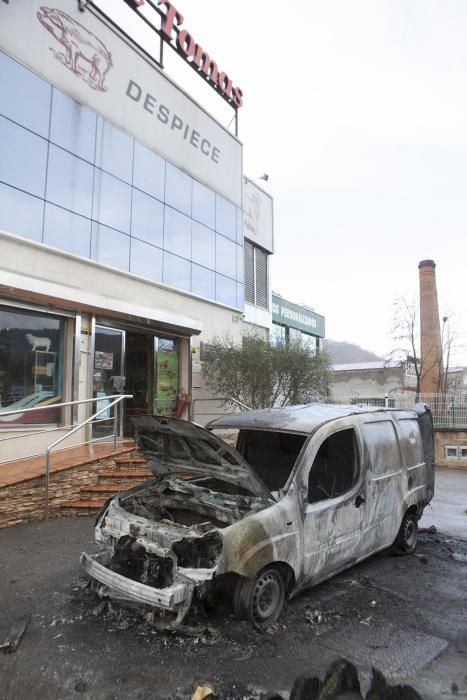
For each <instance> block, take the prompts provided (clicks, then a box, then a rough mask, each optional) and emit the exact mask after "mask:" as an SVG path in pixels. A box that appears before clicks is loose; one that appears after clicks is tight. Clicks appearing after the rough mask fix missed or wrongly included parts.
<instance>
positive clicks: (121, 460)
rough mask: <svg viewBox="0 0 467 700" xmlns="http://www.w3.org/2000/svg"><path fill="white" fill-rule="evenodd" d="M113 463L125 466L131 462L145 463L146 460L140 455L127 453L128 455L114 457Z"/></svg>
mask: <svg viewBox="0 0 467 700" xmlns="http://www.w3.org/2000/svg"><path fill="white" fill-rule="evenodd" d="M115 464H119V465H120V464H121V465H122V466H125V465H128V464H132V465H133V464H135V465H136V464H146V460H145V459H144V457H142V456H141V455H132V454H128V455H124V456H121V457H116V458H115Z"/></svg>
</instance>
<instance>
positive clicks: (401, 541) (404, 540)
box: [394, 511, 418, 554]
mask: <svg viewBox="0 0 467 700" xmlns="http://www.w3.org/2000/svg"><path fill="white" fill-rule="evenodd" d="M417 541H418V519H417V516H416V514H415V513H412V512H410V511H407V513H406V514H405V515H404V517H403V518H402V523H401V526H400V528H399V532H398V533H397V537H396V540H395V542H394V545H395V547H396V549H397V550H398V551H399V552H403V553H404V554H413V552H415V550H416V548H417Z"/></svg>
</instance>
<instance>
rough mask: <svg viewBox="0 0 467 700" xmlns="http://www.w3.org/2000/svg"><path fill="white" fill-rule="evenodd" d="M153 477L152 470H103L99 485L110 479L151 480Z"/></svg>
mask: <svg viewBox="0 0 467 700" xmlns="http://www.w3.org/2000/svg"><path fill="white" fill-rule="evenodd" d="M153 476H154V474H153V473H152V471H151V470H150V469H126V470H124V469H103V470H102V471H100V472H99V483H102V482H103V481H107V480H108V479H119V480H124V479H150V478H152V477H153Z"/></svg>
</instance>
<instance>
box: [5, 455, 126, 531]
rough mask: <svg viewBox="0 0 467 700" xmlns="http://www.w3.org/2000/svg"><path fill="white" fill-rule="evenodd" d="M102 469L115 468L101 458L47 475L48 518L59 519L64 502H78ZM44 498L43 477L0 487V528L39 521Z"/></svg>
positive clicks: (108, 460) (42, 510)
mask: <svg viewBox="0 0 467 700" xmlns="http://www.w3.org/2000/svg"><path fill="white" fill-rule="evenodd" d="M102 469H115V461H114V460H113V459H101V460H98V461H97V462H93V463H91V464H82V465H79V466H76V467H70V469H65V470H63V471H59V472H53V473H52V474H50V477H49V517H50V518H56V517H58V516H60V515H61V511H60V509H61V507H62V505H63V504H64V503H66V502H67V501H76V500H79V498H80V490H81V489H82V488H85V487H86V486H95V485H96V484H97V482H98V479H99V472H100V471H102ZM44 496H45V477H44V476H40V477H37V478H35V479H28V480H27V481H23V482H20V483H17V484H12V485H11V486H5V487H3V488H0V528H2V527H9V526H10V525H19V524H20V523H25V522H29V521H31V520H42V519H43V517H44Z"/></svg>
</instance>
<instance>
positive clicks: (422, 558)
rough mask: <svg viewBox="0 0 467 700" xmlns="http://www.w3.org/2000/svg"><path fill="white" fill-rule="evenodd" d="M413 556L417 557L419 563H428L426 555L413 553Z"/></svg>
mask: <svg viewBox="0 0 467 700" xmlns="http://www.w3.org/2000/svg"><path fill="white" fill-rule="evenodd" d="M415 557H416V558H417V559H418V561H419V562H420V564H428V557H427V556H425V555H424V554H417V553H415Z"/></svg>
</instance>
